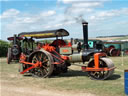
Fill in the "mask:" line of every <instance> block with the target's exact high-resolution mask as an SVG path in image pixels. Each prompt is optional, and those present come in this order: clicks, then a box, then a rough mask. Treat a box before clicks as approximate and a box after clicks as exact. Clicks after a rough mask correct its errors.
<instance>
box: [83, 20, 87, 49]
mask: <svg viewBox="0 0 128 96" xmlns="http://www.w3.org/2000/svg"><path fill="white" fill-rule="evenodd" d="M82 25H83V39H84V48H85V49H88V22H86V21H84V22H82Z"/></svg>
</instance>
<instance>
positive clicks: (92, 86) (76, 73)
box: [0, 56, 128, 96]
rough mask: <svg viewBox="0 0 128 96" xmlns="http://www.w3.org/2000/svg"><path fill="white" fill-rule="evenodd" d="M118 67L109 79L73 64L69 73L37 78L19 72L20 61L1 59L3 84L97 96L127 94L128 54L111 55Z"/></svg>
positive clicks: (120, 95) (0, 70)
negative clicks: (93, 77)
mask: <svg viewBox="0 0 128 96" xmlns="http://www.w3.org/2000/svg"><path fill="white" fill-rule="evenodd" d="M110 58H111V59H112V60H113V62H114V64H115V66H116V67H117V68H116V70H115V73H114V74H113V76H111V77H110V78H109V79H108V80H104V81H97V80H91V79H90V78H89V77H88V76H87V73H85V72H82V71H81V67H80V66H75V65H72V66H71V67H70V68H69V72H68V73H63V74H60V75H59V76H54V77H51V78H35V77H31V76H23V75H21V74H19V72H18V67H19V64H18V63H12V64H10V65H8V64H7V63H6V58H1V60H0V68H1V69H0V72H1V75H0V76H1V77H0V78H1V81H3V85H10V86H11V85H13V86H18V87H22V86H26V87H31V86H33V87H35V88H42V89H53V90H54V89H55V90H59V91H61V90H66V91H73V92H86V93H92V94H95V95H97V96H125V94H124V69H128V56H125V57H123V62H124V65H122V57H110Z"/></svg>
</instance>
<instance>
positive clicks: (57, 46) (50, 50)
mask: <svg viewBox="0 0 128 96" xmlns="http://www.w3.org/2000/svg"><path fill="white" fill-rule="evenodd" d="M82 24H83V37H84V50H81V44H80V43H78V44H77V45H75V46H76V49H77V52H76V51H74V44H73V43H72V40H71V42H69V43H68V44H66V42H65V41H64V40H63V38H62V37H64V36H68V35H69V33H68V32H67V31H66V30H65V29H58V30H48V31H42V32H27V33H26V32H23V33H20V34H19V37H22V38H24V39H27V38H28V39H29V38H36V39H38V38H51V37H56V40H54V41H53V42H52V43H50V44H47V43H45V44H38V45H37V48H35V49H34V48H32V49H31V50H30V51H29V53H28V52H22V53H21V56H20V61H19V62H20V63H21V66H20V73H21V74H25V73H30V74H32V75H34V76H38V77H49V76H51V75H52V74H54V75H57V74H59V73H62V72H67V69H68V66H70V65H71V63H73V62H83V63H84V62H89V63H88V65H87V66H84V65H83V66H82V71H83V72H88V75H89V76H90V77H91V78H92V79H96V80H104V79H107V78H108V77H110V76H111V75H112V74H113V72H114V69H115V67H114V64H113V62H112V61H111V60H110V59H108V58H106V54H105V53H102V52H100V50H97V49H89V47H88V23H87V22H83V23H82ZM59 38H61V39H59ZM28 43H30V42H28ZM28 50H29V49H28ZM90 58H92V59H90Z"/></svg>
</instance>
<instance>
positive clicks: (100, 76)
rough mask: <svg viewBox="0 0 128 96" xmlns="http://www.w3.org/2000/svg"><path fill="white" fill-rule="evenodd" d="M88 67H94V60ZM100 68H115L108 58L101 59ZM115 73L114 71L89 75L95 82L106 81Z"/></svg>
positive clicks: (91, 72)
mask: <svg viewBox="0 0 128 96" xmlns="http://www.w3.org/2000/svg"><path fill="white" fill-rule="evenodd" d="M88 67H94V60H92V61H90V62H89V64H88ZM99 67H100V68H105V67H107V68H112V67H114V64H113V62H112V61H111V59H108V58H101V59H100V60H99ZM113 72H114V69H112V70H108V71H89V72H88V75H89V76H90V78H91V79H95V80H105V79H107V78H108V77H110V76H111V75H112V74H113Z"/></svg>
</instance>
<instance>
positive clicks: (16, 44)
mask: <svg viewBox="0 0 128 96" xmlns="http://www.w3.org/2000/svg"><path fill="white" fill-rule="evenodd" d="M22 39H23V38H21V37H17V36H16V35H14V37H9V38H8V40H9V41H12V45H11V47H10V48H8V53H7V63H8V64H10V62H11V61H12V60H19V58H20V54H21V46H20V40H22Z"/></svg>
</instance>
